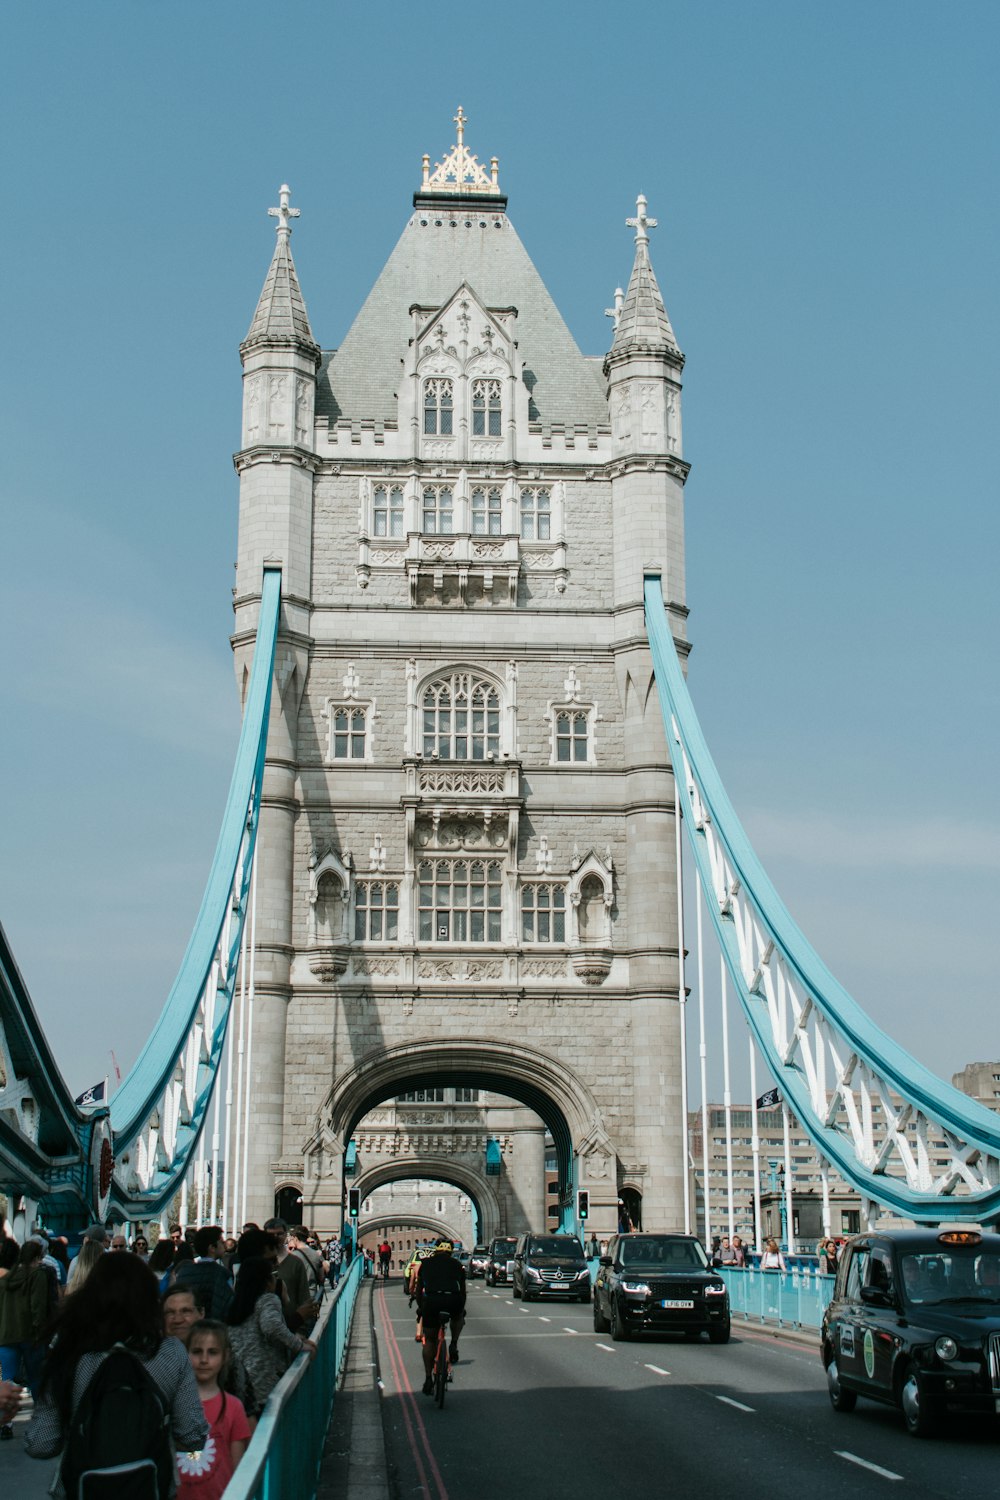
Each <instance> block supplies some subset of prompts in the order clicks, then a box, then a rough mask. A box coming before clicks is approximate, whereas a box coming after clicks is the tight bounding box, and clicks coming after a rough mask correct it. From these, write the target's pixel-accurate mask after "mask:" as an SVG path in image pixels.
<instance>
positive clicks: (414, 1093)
mask: <svg viewBox="0 0 1000 1500" xmlns="http://www.w3.org/2000/svg"><path fill="white" fill-rule="evenodd" d="M396 1103H397V1104H443V1103H444V1089H441V1088H430V1089H410V1090H409V1092H408V1093H405V1094H397V1095H396Z"/></svg>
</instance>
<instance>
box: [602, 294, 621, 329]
mask: <svg viewBox="0 0 1000 1500" xmlns="http://www.w3.org/2000/svg"><path fill="white" fill-rule="evenodd" d="M624 304H625V293H624V292H623V291H622V289H621V287H620V286H616V287H615V305H614V307H606V308H605V309H604V316H605V317H606V318H614V320H615V321H614V324H613V327H615V328H617V327H618V324H619V322H620V321H621V315H622V307H623V306H624Z"/></svg>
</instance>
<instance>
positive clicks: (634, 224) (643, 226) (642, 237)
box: [625, 193, 658, 245]
mask: <svg viewBox="0 0 1000 1500" xmlns="http://www.w3.org/2000/svg"><path fill="white" fill-rule="evenodd" d="M625 224H626V227H627V228H628V229H634V230H635V242H636V244H637V245H648V244H649V235H648V233H647V230H650V229H656V228H657V227H658V220H656V219H650V218H649V217H647V214H646V195H645V193H640V194H639V196H638V198H637V199H636V200H635V218H634V219H626V220H625Z"/></svg>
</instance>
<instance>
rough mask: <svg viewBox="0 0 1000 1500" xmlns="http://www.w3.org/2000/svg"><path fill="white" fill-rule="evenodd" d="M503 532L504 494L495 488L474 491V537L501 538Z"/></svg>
mask: <svg viewBox="0 0 1000 1500" xmlns="http://www.w3.org/2000/svg"><path fill="white" fill-rule="evenodd" d="M502 530H503V492H502V490H500V489H498V488H496V487H495V486H493V487H491V488H490V489H482V488H481V487H480V488H477V489H474V490H473V491H472V535H473V536H500V534H501V532H502Z"/></svg>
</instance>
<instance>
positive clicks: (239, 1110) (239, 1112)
mask: <svg viewBox="0 0 1000 1500" xmlns="http://www.w3.org/2000/svg"><path fill="white" fill-rule="evenodd" d="M247 925H248V924H247V923H246V922H245V921H244V923H243V932H242V934H241V936H240V1036H239V1042H238V1044H237V1064H236V1099H235V1128H234V1130H233V1166H232V1173H231V1176H232V1183H233V1191H232V1204H233V1233H234V1234H236V1233H237V1232H238V1229H239V1226H240V1225H241V1224H243V1223H245V1222H246V1221H245V1220H244V1219H241V1218H240V1199H239V1191H240V1176H241V1173H242V1170H243V1165H242V1164H243V1144H244V1137H243V1067H244V1062H245V1053H246V1024H247V948H248V947H249V943H250V934H249V932H248V931H247ZM226 1170H227V1172H228V1171H229V1162H228V1161H227V1162H226Z"/></svg>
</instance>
